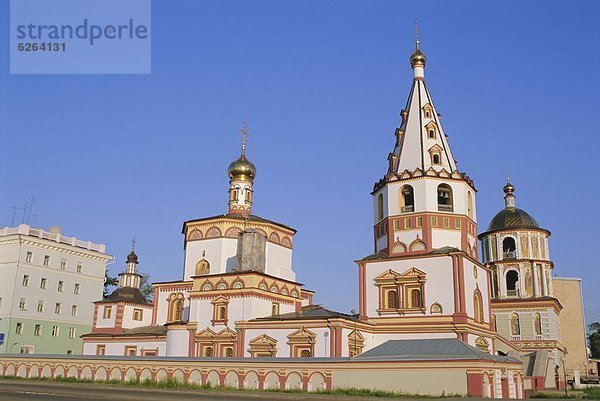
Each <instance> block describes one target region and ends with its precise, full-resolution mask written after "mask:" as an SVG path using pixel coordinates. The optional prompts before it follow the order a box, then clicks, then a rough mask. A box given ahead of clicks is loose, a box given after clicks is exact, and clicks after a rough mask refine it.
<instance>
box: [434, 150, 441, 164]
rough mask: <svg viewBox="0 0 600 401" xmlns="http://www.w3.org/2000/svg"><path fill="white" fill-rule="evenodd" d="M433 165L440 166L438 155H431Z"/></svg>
mask: <svg viewBox="0 0 600 401" xmlns="http://www.w3.org/2000/svg"><path fill="white" fill-rule="evenodd" d="M433 164H440V155H439V154H437V153H435V154H434V155H433Z"/></svg>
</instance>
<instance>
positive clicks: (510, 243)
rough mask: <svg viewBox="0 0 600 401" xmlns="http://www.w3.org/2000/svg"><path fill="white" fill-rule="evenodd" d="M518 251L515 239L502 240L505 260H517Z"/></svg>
mask: <svg viewBox="0 0 600 401" xmlns="http://www.w3.org/2000/svg"><path fill="white" fill-rule="evenodd" d="M516 250H517V244H516V243H515V239H514V238H513V237H506V238H504V239H503V240H502V256H503V258H504V259H508V258H515V257H516V256H517V253H516Z"/></svg>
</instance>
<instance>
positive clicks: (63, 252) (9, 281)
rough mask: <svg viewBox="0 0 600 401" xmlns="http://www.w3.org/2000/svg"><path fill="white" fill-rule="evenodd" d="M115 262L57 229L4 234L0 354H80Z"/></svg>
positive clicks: (100, 248)
mask: <svg viewBox="0 0 600 401" xmlns="http://www.w3.org/2000/svg"><path fill="white" fill-rule="evenodd" d="M112 259H113V257H112V256H110V255H108V254H106V253H105V245H103V244H95V243H92V242H91V241H82V240H80V239H77V238H73V237H65V236H63V235H62V234H61V233H60V228H59V227H53V228H51V229H50V231H44V230H43V229H38V228H32V227H30V226H29V225H27V224H21V225H19V226H18V227H5V228H2V229H0V342H1V343H2V344H0V354H2V353H19V352H20V353H36V354H80V353H81V352H82V340H81V338H80V336H81V335H82V334H84V333H88V332H89V331H90V330H91V327H92V321H93V313H94V304H93V302H94V301H96V300H98V299H100V298H102V291H103V288H104V275H105V270H106V265H107V263H108V262H110V261H112Z"/></svg>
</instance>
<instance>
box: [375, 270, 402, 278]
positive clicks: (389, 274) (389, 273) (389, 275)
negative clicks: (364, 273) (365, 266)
mask: <svg viewBox="0 0 600 401" xmlns="http://www.w3.org/2000/svg"><path fill="white" fill-rule="evenodd" d="M399 275H400V274H399V273H396V272H395V271H393V270H392V269H388V270H386V271H384V272H383V273H381V274H380V275H379V276H377V277H375V280H384V279H388V278H396V277H398V276H399Z"/></svg>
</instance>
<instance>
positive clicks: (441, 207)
mask: <svg viewBox="0 0 600 401" xmlns="http://www.w3.org/2000/svg"><path fill="white" fill-rule="evenodd" d="M438 211H440V212H452V211H454V207H453V206H452V205H442V204H438Z"/></svg>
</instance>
